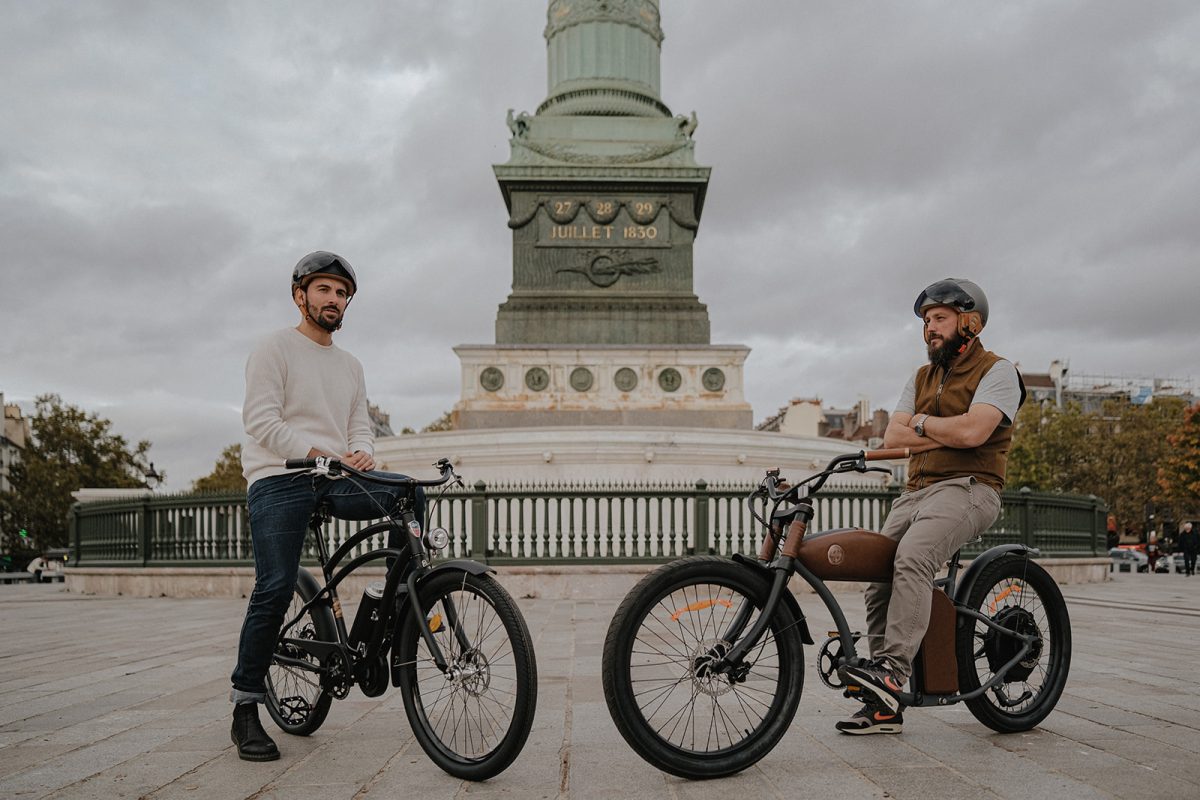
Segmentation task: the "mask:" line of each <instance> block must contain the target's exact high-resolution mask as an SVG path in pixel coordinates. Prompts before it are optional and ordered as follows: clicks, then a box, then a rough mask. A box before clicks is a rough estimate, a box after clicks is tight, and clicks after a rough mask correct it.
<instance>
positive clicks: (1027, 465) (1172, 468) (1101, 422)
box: [1007, 397, 1200, 531]
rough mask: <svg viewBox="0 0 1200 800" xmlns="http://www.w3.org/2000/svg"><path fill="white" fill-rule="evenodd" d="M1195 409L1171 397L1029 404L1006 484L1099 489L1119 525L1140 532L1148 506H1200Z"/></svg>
mask: <svg viewBox="0 0 1200 800" xmlns="http://www.w3.org/2000/svg"><path fill="white" fill-rule="evenodd" d="M1197 408H1200V406H1198V407H1193V408H1191V409H1188V408H1186V407H1185V404H1184V403H1183V401H1181V400H1178V399H1176V398H1172V397H1156V398H1155V399H1154V400H1153V402H1150V403H1146V404H1142V405H1137V404H1133V403H1129V402H1126V401H1121V400H1109V401H1106V402H1105V403H1104V404H1103V406H1102V407H1101V410H1100V411H1099V413H1088V412H1085V411H1083V410H1082V409H1081V408H1080V407H1079V405H1077V404H1073V403H1072V404H1068V405H1067V406H1066V407H1065V408H1061V409H1060V408H1057V407H1056V406H1054V405H1052V404H1047V405H1045V406H1042V405H1038V404H1037V403H1027V404H1026V405H1025V406H1024V407H1023V408H1022V409H1021V411H1020V413H1019V414H1018V415H1017V420H1016V422H1015V427H1014V430H1013V446H1012V450H1011V452H1010V453H1009V461H1008V480H1007V483H1008V486H1010V487H1012V488H1018V487H1022V486H1028V487H1029V488H1031V489H1034V490H1037V491H1045V492H1068V493H1072V494H1085V495H1086V494H1093V495H1096V496H1097V497H1100V498H1102V499H1103V500H1104V501H1105V502H1107V503H1108V505H1109V508H1110V510H1111V511H1112V513H1113V514H1115V515H1116V517H1117V520H1118V521H1119V524H1120V525H1122V526H1125V525H1128V526H1130V527H1131V528H1133V529H1134V530H1138V531H1141V530H1142V529H1143V525H1144V522H1145V510H1146V509H1147V508H1148V507H1154V508H1155V509H1156V511H1157V516H1158V518H1159V519H1162V518H1164V515H1166V514H1169V515H1171V516H1173V517H1174V518H1175V519H1176V520H1178V519H1180V518H1181V517H1180V515H1190V514H1194V513H1195V512H1196V511H1197V510H1200V509H1198V508H1197V500H1198V499H1200V495H1198V494H1197V493H1196V490H1197V488H1200V476H1198V475H1197V472H1196V459H1197V456H1198V455H1200V419H1198V418H1197V417H1198V416H1200V412H1197ZM1188 469H1190V470H1191V472H1190V475H1191V476H1192V477H1191V483H1190V486H1191V487H1192V489H1191V492H1192V494H1191V495H1188V494H1187V491H1188V490H1187V486H1188V485H1189V483H1188V480H1187V476H1188V475H1189V473H1188Z"/></svg>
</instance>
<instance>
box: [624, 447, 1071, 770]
mask: <svg viewBox="0 0 1200 800" xmlns="http://www.w3.org/2000/svg"><path fill="white" fill-rule="evenodd" d="M907 457H908V452H907V450H906V449H891V450H875V451H859V452H857V453H848V454H845V455H840V456H837V457H836V458H834V459H833V460H831V461H830V462H829V464H828V465H827V466H826V468H825V469H824V470H823V471H822V472H819V473H817V474H816V475H813V476H812V477H810V478H808V479H807V480H805V481H802V482H800V483H798V484H796V485H795V486H789V485H788V484H787V483H786V482H785V481H784V480H783V479H782V478H781V477H780V475H779V470H777V469H776V470H771V471H769V472H767V475H766V477H765V478H763V480H762V482H761V483H760V484H759V486H758V487H757V488H756V489H755V490H754V491H753V492H751V493H750V495H749V497H748V498H747V502H748V504H749V506H750V513H751V514H752V515H753V516H754V517H755V518H756V519H757V520H758V521H759V522H760V523H762V524H763V525H764V527H765V528H766V533H765V536H764V538H763V544H762V547H761V548H760V550H759V552H758V557H757V558H750V557H746V556H743V555H740V554H739V555H734V556H732V557H731V558H723V557H717V556H693V557H689V558H683V559H679V560H677V561H673V562H671V563H670V564H666V565H664V566H663V567H660V568H659V569H657V570H656V571H654V572H652V573H650V574H649V575H647V576H646V577H645V578H643V579H642V580H641V581H640V582H639V583H638V584H637V585H636V586H635V587H634V588H633V589H632V590H631V591H630V592H629V594H628V595H627V596H626V597H625V599H624V600H623V601H622V603H621V605H620V606H619V607H618V609H617V612H616V614H615V615H614V616H613V619H612V622H611V623H610V624H609V628H608V634H607V636H606V638H605V641H604V655H603V668H602V675H603V683H604V697H605V700H606V701H607V703H608V710H609V714H610V715H611V716H612V719H613V721H614V722H615V723H616V726H617V730H619V731H620V733H621V736H622V737H624V739H625V741H626V742H627V743H628V744H629V746H630V747H632V748H633V750H634V751H635V752H636V753H637V754H638V755H640V756H641V757H642V758H643V759H645V760H646V761H647V762H649V763H650V764H653V765H654V766H656V767H658V768H659V769H661V770H663V771H664V772H669V773H671V774H673V775H678V776H680V777H684V778H693V779H696V778H715V777H720V776H724V775H731V774H733V773H735V772H738V771H740V770H743V769H745V768H747V767H749V766H751V765H752V764H754V763H756V762H757V761H758V760H759V759H761V758H763V757H764V756H766V755H767V754H768V753H769V752H770V751H771V749H772V748H774V747H775V745H776V744H778V742H779V740H780V739H781V738H782V737H783V735H784V733H786V732H787V728H788V726H789V725H790V724H791V722H792V719H793V718H794V717H795V714H796V707H797V705H798V703H799V702H800V693H801V690H802V689H803V684H804V652H803V649H804V645H806V644H808V645H812V644H814V642H813V638H812V635H811V634H810V632H809V629H808V623H807V621H806V620H805V616H804V612H803V611H801V609H800V605H799V603H798V602H797V600H796V598H795V596H794V595H793V594H792V593H791V592H790V591H788V589H787V584H788V580H789V579H790V578H791V577H792V576H793V575H799V576H800V577H801V578H802V579H803V580H804V581H805V582H807V583H808V584H809V585H810V586H811V587H812V588H813V589H814V591H815V592H816V593H817V596H818V597H820V599H821V601H822V602H823V603H824V605H825V607H826V608H827V609H828V610H829V612H830V614H831V615H832V617H833V620H834V624H835V625H836V627H837V630H836V631H834V632H831V633H830V635H829V638H827V639H826V640H825V642H824V643H823V644H822V645H821V648H820V650H819V651H818V654H817V672H818V675H819V676H820V678H821V681H822V682H823V683H824V684H825V685H826V686H828V687H829V688H831V689H840V690H842V692H843V693H844V694H845V695H846V696H847V697H852V698H855V699H859V700H864V699H866V698H867V695H866V694H865V693H864V690H863V689H862V688H861V687H859V686H855V685H853V683H852V682H851V681H849V680H847V679H846V678H845V677H844V676H845V668H846V667H848V666H856V665H861V664H863V663H865V661H866V659H865V658H864V657H863V656H861V655H859V653H858V651H857V644H858V642H859V640H860V638H861V636H862V635H861V634H859V633H854V632H852V631H851V630H850V626H849V624H848V623H847V621H846V616H845V614H844V613H843V612H842V609H841V607H840V606H839V605H838V602H837V600H836V598H835V597H834V595H833V594H832V593H831V592H830V590H829V587H828V586H826V581H836V580H844V581H871V582H890V581H891V580H892V568H893V561H894V560H895V555H896V542H895V541H893V540H892V539H889V538H887V537H885V536H882V535H880V534H878V533H874V532H872V531H866V530H862V529H859V528H842V529H837V530H831V531H825V532H823V533H817V534H811V535H809V534H807V529H808V525H809V523H810V522H811V521H812V519H813V516H814V511H813V502H812V498H813V496H814V495H815V494H816V493H817V492H818V491H820V489H821V487H822V486H823V485H824V484H825V481H826V480H827V479H828V478H829V477H830V476H831V475H836V474H840V473H846V472H868V471H882V472H888V471H889V470H886V469H882V468H880V467H868V466H867V462H868V461H875V460H884V459H896V458H907ZM768 508H769V511H768ZM760 509H761V511H762V513H761V514H760ZM1035 555H1038V551H1037V550H1035V549H1033V548H1030V547H1026V546H1025V545H1020V544H1002V545H998V546H996V547H992V548H989V549H988V550H986V551H984V552H983V553H981V554H980V555H978V556H976V557H975V558H974V559H973V560H972V561H971V563H970V565H969V566H967V567H966V568H965V569H962V570H960V565H959V553H955V554H954V556H953V557H952V558H951V559H950V562H949V570H948V573H947V575H946V576H945V577H943V578H940V579H938V580H936V581H935V582H934V586H933V589H932V591H933V603H932V611H931V614H930V620H929V628H928V630H927V631H926V634H925V637H924V639H923V641H922V644H921V649H920V651H919V652H918V653H917V657H916V658H915V659H914V662H913V667H914V670H913V675H912V678H911V683H910V691H908V692H902V693H901V694H900V695H899V700H900V702H901V703H902V704H903V705H904V706H907V707H909V708H914V707H915V708H920V707H928V706H945V705H950V704H953V703H960V702H962V703H966V704H967V708H968V709H970V711H971V713H972V714H973V715H974V716H975V718H976V719H978V720H979V721H980V722H982V723H983V724H984V725H986V726H988V727H989V728H991V729H992V730H995V731H999V732H1001V733H1014V732H1018V731H1026V730H1029V729H1030V728H1033V727H1034V726H1036V725H1037V724H1038V723H1039V722H1041V721H1042V720H1043V719H1045V718H1046V716H1047V715H1048V714H1049V713H1050V712H1051V711H1052V710H1053V709H1054V706H1055V704H1056V703H1057V702H1058V699H1059V697H1060V696H1061V695H1062V691H1063V687H1064V686H1065V684H1066V680H1067V672H1068V671H1069V669H1070V664H1071V621H1070V618H1069V617H1068V614H1067V607H1066V603H1065V602H1064V600H1063V597H1062V593H1061V592H1060V591H1059V589H1058V585H1057V584H1056V583H1055V582H1054V579H1053V578H1051V577H1050V575H1049V574H1048V573H1047V572H1046V571H1045V570H1044V569H1043V568H1042V567H1040V566H1039V565H1038V564H1037V563H1035V562H1034V561H1033V558H1032V557H1033V556H1035Z"/></svg>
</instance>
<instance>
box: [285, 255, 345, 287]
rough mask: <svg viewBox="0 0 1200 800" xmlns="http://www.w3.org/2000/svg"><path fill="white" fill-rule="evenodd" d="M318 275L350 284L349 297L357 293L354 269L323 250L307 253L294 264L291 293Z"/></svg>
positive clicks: (340, 258) (336, 256)
mask: <svg viewBox="0 0 1200 800" xmlns="http://www.w3.org/2000/svg"><path fill="white" fill-rule="evenodd" d="M318 275H330V276H332V277H334V278H341V279H342V280H344V281H346V282H347V283H349V284H350V294H351V296H353V295H354V294H355V293H356V292H357V291H358V279H357V278H355V277H354V267H352V266H350V262H349V261H347V260H346V259H344V258H342V257H341V256H339V255H338V254H337V253H330V252H327V251H325V250H317V251H316V252H314V253H309V254H308V255H306V256H305V257H304V258H302V259H300V260H299V261H298V262H297V263H296V268H295V269H293V270H292V291H295V290H296V289H297V288H301V289H302V288H304V287H305V286H307V285H308V282H309V281H310V280H312V279H313V278H315V277H316V276H318Z"/></svg>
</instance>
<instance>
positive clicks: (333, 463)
mask: <svg viewBox="0 0 1200 800" xmlns="http://www.w3.org/2000/svg"><path fill="white" fill-rule="evenodd" d="M283 465H284V466H285V467H286V468H288V469H307V470H313V471H315V472H319V473H321V474H322V475H341V474H343V473H344V474H347V475H353V476H354V477H356V478H361V479H363V480H365V481H370V482H371V483H378V484H380V485H382V486H441V485H442V484H444V483H447V482H449V481H450V480H451V479H452V478H455V479H456V478H458V475H456V474H455V473H454V466H453V465H452V464H451V463H450V461H449V460H448V459H445V458H443V459H441V460H439V461H438V462H437V463H436V464H434V465H433V466H435V467H437V468H438V471H440V472H441V473H442V477H441V478H439V479H438V480H434V481H423V480H419V479H417V478H390V477H385V476H383V475H373V474H371V473H370V472H363V471H362V470H358V469H355V468H354V467H351V466H350V465H348V464H343V463H342V461H341V459H337V458H331V457H329V456H318V457H316V458H289V459H288V460H286V461H284V462H283Z"/></svg>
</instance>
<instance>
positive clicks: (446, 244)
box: [0, 0, 1200, 489]
mask: <svg viewBox="0 0 1200 800" xmlns="http://www.w3.org/2000/svg"><path fill="white" fill-rule="evenodd" d="M662 6H663V8H662V13H663V28H664V30H665V32H666V40H665V41H664V43H663V53H662V75H663V85H662V96H663V100H664V101H665V102H666V104H667V105H668V106H670V107H671V109H672V111H673V112H675V113H685V114H686V113H690V112H691V111H692V110H695V111H696V112H697V114H698V117H699V120H700V125H699V128H698V130H697V131H696V134H695V141H696V156H697V159H698V160H699V161H700V162H701V163H703V164H706V165H710V166H712V167H713V174H712V181H711V184H710V187H709V192H708V199H707V204H706V206H705V211H704V217H703V220H702V224H701V228H700V233H699V238H698V240H697V242H696V250H695V264H696V270H695V272H696V290H697V293H698V294H699V296H700V299H701V300H702V301H704V302H706V303H707V304H708V307H709V312H710V315H711V318H712V331H713V341H714V342H718V343H740V344H746V345H749V346H750V347H751V348H753V352H752V353H751V356H750V359H749V361H748V362H747V367H746V382H747V395H748V399H749V400H750V402H751V403H752V404H753V406H754V416H755V420H756V421H758V420H761V419H763V418H764V417H766V416H768V415H769V414H771V413H773V412H774V411H776V410H777V409H778V407H779V406H780V405H782V404H784V403H786V402H787V401H788V399H789V398H791V397H794V396H819V397H821V398H823V399H824V400H825V401H826V403H827V404H835V405H849V404H852V403H854V402H856V401H857V400H858V399H859V397H860V396H865V397H867V398H868V399H869V400H870V402H871V403H872V404H873V405H874V406H884V407H888V408H890V407H891V405H892V404H893V403H894V402H895V400H896V398H897V396H898V395H899V390H900V387H901V384H902V383H903V381H904V379H905V377H906V376H907V374H908V372H909V371H910V370H911V369H912V368H914V367H916V366H917V365H918V364H919V363H920V359H921V341H920V332H919V327H918V324H917V320H916V318H915V317H914V316H913V315H912V312H911V305H912V301H913V298H914V296H915V295H916V292H917V291H918V290H919V289H920V288H921V287H922V286H924V285H925V284H927V283H929V282H930V281H932V280H936V279H938V278H941V277H945V276H946V275H963V276H969V277H972V278H974V279H975V280H976V281H977V282H978V283H980V284H981V285H983V287H984V288H985V289H986V290H987V292H988V295H989V297H990V300H991V306H992V314H993V317H992V322H991V324H990V325H989V326H988V330H987V332H986V334H985V336H984V340H985V342H986V343H987V345H988V346H989V347H990V348H992V349H994V350H996V351H997V352H1000V353H1001V354H1003V355H1006V356H1008V357H1009V358H1011V359H1012V360H1014V361H1017V362H1019V364H1020V365H1021V367H1022V368H1023V369H1024V370H1026V371H1030V372H1044V371H1045V370H1046V368H1047V365H1048V364H1049V362H1050V361H1051V360H1052V359H1063V360H1069V362H1070V366H1071V371H1072V372H1073V373H1109V374H1127V373H1128V374H1141V375H1147V374H1148V375H1161V376H1182V377H1200V347H1197V344H1196V340H1197V333H1198V332H1200V308H1198V307H1197V301H1198V300H1200V269H1198V268H1197V266H1198V254H1200V5H1198V4H1196V3H1195V2H1193V1H1192V0H1180V1H1179V2H1155V1H1154V0H1142V2H1137V3H1132V2H1117V1H1116V0H1113V2H1092V3H1087V2H1071V1H1070V0H1036V1H1033V0H1031V1H1029V2H1004V3H997V2H994V0H920V1H919V2H917V1H914V2H904V3H878V2H865V0H864V1H862V2H854V1H852V0H847V1H846V2H840V1H839V2H833V1H832V0H827V1H826V2H809V1H805V2H796V1H795V0H786V1H785V0H778V1H777V2H755V3H745V2H741V1H740V0H705V1H704V2H700V1H699V0H692V1H691V2H685V1H684V0H664V2H663V3H662ZM544 25H545V3H544V2H541V1H540V0H503V2H501V0H474V1H473V2H472V1H470V0H426V1H425V2H417V1H416V0H413V1H411V2H408V1H403V0H388V1H384V0H377V1H376V2H354V3H341V2H339V3H332V2H329V3H322V2H296V0H287V2H283V0H279V1H278V2H248V1H247V0H242V1H241V2H228V3H222V2H217V0H206V1H205V2H153V3H151V2H115V1H113V2H76V1H75V0H69V1H68V0H64V1H62V2H56V1H55V0H39V2H28V1H26V0H0V31H3V34H4V36H3V39H4V42H5V47H4V48H3V49H2V50H0V107H2V108H3V109H4V113H3V114H0V243H3V247H4V251H5V252H4V253H3V257H2V258H0V292H2V293H3V298H4V312H3V319H4V323H5V324H4V327H3V332H2V333H0V392H3V393H4V395H5V398H6V400H7V401H9V402H12V401H17V402H20V403H21V404H22V405H23V406H24V407H25V408H26V409H31V408H32V399H33V398H34V397H35V396H36V395H38V394H41V393H45V392H56V393H58V394H60V395H61V396H62V397H63V398H64V399H65V400H66V401H67V402H70V403H73V404H75V405H80V406H82V407H84V408H86V409H88V410H89V411H95V412H98V413H101V414H102V415H105V416H107V417H109V418H110V419H112V420H113V421H114V423H115V424H116V427H117V429H118V430H119V431H120V432H121V433H123V434H124V435H125V436H127V437H128V438H129V439H131V440H137V439H143V438H145V439H149V440H151V441H152V442H153V443H154V447H153V449H152V456H153V457H154V460H155V462H156V464H157V465H159V466H160V467H162V468H164V469H165V470H166V471H167V473H168V475H169V479H170V480H169V484H168V488H172V489H185V488H187V487H188V485H189V483H190V481H191V480H193V479H194V478H196V477H198V476H199V475H201V474H204V473H206V472H207V471H208V470H209V469H210V468H211V466H212V464H213V462H214V460H215V459H216V457H217V455H218V454H219V452H220V451H221V449H222V448H223V447H224V446H225V445H227V444H230V443H232V442H235V441H238V440H239V438H240V436H241V418H240V407H241V401H242V391H243V380H242V368H243V364H244V360H245V356H246V353H247V352H248V350H249V349H250V347H251V345H252V343H253V342H254V341H255V340H256V339H257V338H258V337H260V336H262V335H263V334H264V333H265V332H267V331H270V330H272V329H274V328H278V327H282V326H285V325H289V324H294V314H295V311H294V308H293V307H292V306H291V304H290V302H289V300H288V290H287V286H286V283H287V280H288V277H289V274H290V270H291V267H292V265H293V264H294V263H295V261H296V259H297V258H299V257H300V256H301V255H303V254H304V253H306V252H308V251H310V250H314V249H327V250H334V251H336V252H339V253H341V254H343V255H344V256H346V257H347V258H348V259H349V260H350V261H351V263H353V264H354V265H355V267H356V269H357V270H358V273H359V277H360V289H361V293H360V295H359V296H358V297H356V298H355V301H354V304H353V305H352V306H351V309H350V313H349V315H348V318H347V325H346V328H345V329H344V330H343V331H342V332H341V333H340V334H339V335H338V341H339V343H340V344H341V345H342V346H343V347H345V348H346V349H348V350H350V351H351V352H353V353H355V354H356V355H357V356H358V357H359V358H360V359H361V360H362V361H363V363H364V366H365V367H366V371H367V380H368V391H369V394H370V395H371V397H372V399H373V401H375V402H377V403H378V404H379V405H380V406H382V408H383V409H384V410H386V411H388V412H390V414H391V417H392V422H393V425H394V427H396V428H397V429H399V428H400V427H401V426H403V425H411V426H413V427H421V426H422V425H424V424H426V423H428V422H429V421H431V420H433V419H434V418H436V417H438V416H439V415H440V414H441V412H442V411H444V410H446V409H449V408H450V407H451V406H452V405H453V404H454V402H455V401H456V400H457V399H458V395H459V389H460V387H459V367H458V361H457V359H456V357H455V356H454V354H453V353H452V352H451V348H452V347H453V346H454V345H456V344H461V343H489V342H492V341H493V340H494V337H493V325H494V321H495V313H496V307H497V305H498V304H499V303H500V302H502V301H503V300H504V298H505V297H506V296H507V294H508V292H509V290H510V286H511V278H512V265H511V233H510V231H509V230H508V228H507V227H506V225H505V222H506V220H507V214H506V211H505V208H504V203H503V201H502V199H501V196H500V192H499V190H498V188H497V186H496V183H495V180H494V177H493V175H492V172H491V165H492V164H495V163H502V162H504V161H506V160H507V158H508V141H507V140H508V136H509V132H508V129H507V128H506V126H505V123H504V118H505V111H506V109H507V108H509V107H512V108H515V109H517V110H518V111H520V110H527V111H529V112H531V113H532V112H533V111H534V110H535V109H536V107H537V105H538V104H539V103H540V102H541V100H542V99H543V98H544V97H545V95H546V65H545V41H544V39H543V38H542V31H543V28H544Z"/></svg>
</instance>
